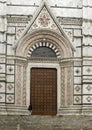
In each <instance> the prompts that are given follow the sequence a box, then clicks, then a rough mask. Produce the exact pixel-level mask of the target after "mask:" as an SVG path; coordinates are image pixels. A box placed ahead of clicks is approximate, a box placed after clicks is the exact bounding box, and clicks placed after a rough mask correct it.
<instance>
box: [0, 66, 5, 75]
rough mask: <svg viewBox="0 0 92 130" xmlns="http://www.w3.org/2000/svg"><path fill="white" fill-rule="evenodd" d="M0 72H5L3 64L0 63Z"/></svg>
mask: <svg viewBox="0 0 92 130" xmlns="http://www.w3.org/2000/svg"><path fill="white" fill-rule="evenodd" d="M0 73H5V64H0Z"/></svg>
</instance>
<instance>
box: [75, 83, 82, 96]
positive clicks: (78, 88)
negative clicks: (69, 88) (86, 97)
mask: <svg viewBox="0 0 92 130" xmlns="http://www.w3.org/2000/svg"><path fill="white" fill-rule="evenodd" d="M74 94H81V85H74Z"/></svg>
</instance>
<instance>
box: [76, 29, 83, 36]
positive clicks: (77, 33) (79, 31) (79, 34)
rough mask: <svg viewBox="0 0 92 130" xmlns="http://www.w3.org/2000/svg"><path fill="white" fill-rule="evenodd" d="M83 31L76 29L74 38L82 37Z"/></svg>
mask: <svg viewBox="0 0 92 130" xmlns="http://www.w3.org/2000/svg"><path fill="white" fill-rule="evenodd" d="M81 35H82V34H81V29H74V36H81Z"/></svg>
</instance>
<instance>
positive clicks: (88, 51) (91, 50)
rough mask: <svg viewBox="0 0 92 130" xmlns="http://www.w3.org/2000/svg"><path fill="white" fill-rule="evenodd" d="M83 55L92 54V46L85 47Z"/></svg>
mask: <svg viewBox="0 0 92 130" xmlns="http://www.w3.org/2000/svg"><path fill="white" fill-rule="evenodd" d="M83 56H92V47H84V48H83Z"/></svg>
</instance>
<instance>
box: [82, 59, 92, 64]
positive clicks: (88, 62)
mask: <svg viewBox="0 0 92 130" xmlns="http://www.w3.org/2000/svg"><path fill="white" fill-rule="evenodd" d="M83 65H92V60H88V59H87V60H83Z"/></svg>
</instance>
